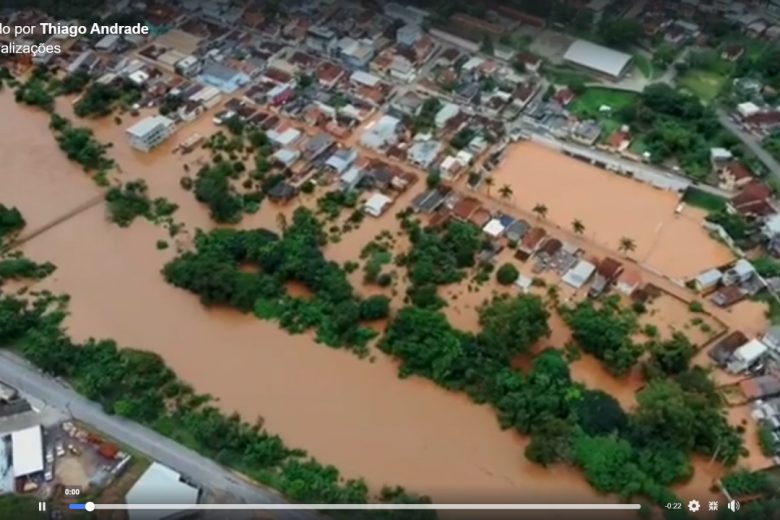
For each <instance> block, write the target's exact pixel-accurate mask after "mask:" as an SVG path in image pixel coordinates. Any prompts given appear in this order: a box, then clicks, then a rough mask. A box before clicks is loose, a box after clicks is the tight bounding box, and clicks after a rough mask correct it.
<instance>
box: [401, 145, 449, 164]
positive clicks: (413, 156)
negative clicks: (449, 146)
mask: <svg viewBox="0 0 780 520" xmlns="http://www.w3.org/2000/svg"><path fill="white" fill-rule="evenodd" d="M441 149H442V146H441V143H440V142H439V141H417V142H415V143H414V144H413V145H412V146H411V147H410V148H409V153H408V154H407V159H408V160H409V162H411V163H412V164H415V165H417V166H419V167H420V168H422V169H424V170H427V169H428V168H429V167H430V166H431V165H432V164H433V163H434V161H436V158H437V157H439V154H440V153H441Z"/></svg>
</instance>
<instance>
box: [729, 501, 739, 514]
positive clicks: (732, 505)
mask: <svg viewBox="0 0 780 520" xmlns="http://www.w3.org/2000/svg"><path fill="white" fill-rule="evenodd" d="M726 507H728V508H729V511H731V512H733V513H736V512H737V511H739V500H731V501H729V504H728V506H726Z"/></svg>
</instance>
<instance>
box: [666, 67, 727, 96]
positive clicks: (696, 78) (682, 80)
mask: <svg viewBox="0 0 780 520" xmlns="http://www.w3.org/2000/svg"><path fill="white" fill-rule="evenodd" d="M727 80H728V77H727V76H725V75H722V74H716V73H714V72H708V71H704V70H691V71H689V72H686V73H685V74H684V75H682V76H680V77H679V78H677V84H678V85H680V86H681V87H684V88H686V89H688V90H690V91H691V92H692V93H693V94H694V95H696V96H697V97H698V98H699V99H701V100H702V101H703V102H705V103H711V102H712V100H714V99H715V98H716V97H718V94H720V92H721V90H723V86H724V85H725V83H726V81H727Z"/></svg>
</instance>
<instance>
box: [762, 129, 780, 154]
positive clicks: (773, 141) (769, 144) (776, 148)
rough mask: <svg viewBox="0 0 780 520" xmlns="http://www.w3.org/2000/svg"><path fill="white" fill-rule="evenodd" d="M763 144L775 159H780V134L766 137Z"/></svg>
mask: <svg viewBox="0 0 780 520" xmlns="http://www.w3.org/2000/svg"><path fill="white" fill-rule="evenodd" d="M763 146H764V148H765V149H766V151H767V152H769V153H771V154H772V155H773V156H774V158H775V159H777V160H778V161H780V134H775V135H773V136H770V137H767V138H766V139H764V142H763Z"/></svg>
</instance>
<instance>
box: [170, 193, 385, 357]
mask: <svg viewBox="0 0 780 520" xmlns="http://www.w3.org/2000/svg"><path fill="white" fill-rule="evenodd" d="M325 241H326V238H325V234H324V231H323V230H322V226H321V224H320V223H319V222H318V221H317V219H316V218H315V217H314V215H313V214H312V213H311V212H310V211H309V210H307V209H304V208H298V209H297V210H296V211H295V213H294V214H293V218H292V222H291V223H290V224H289V225H288V226H287V229H286V230H285V232H284V235H283V236H281V237H279V236H278V235H276V234H275V233H273V232H271V231H267V230H264V229H259V230H254V231H238V230H233V229H218V230H213V231H211V232H209V233H203V232H199V233H198V235H197V236H196V238H195V245H196V250H195V252H189V253H185V254H183V255H181V256H179V257H178V258H176V259H174V260H173V261H171V262H170V263H168V264H167V265H166V266H165V268H164V269H163V274H164V276H165V279H166V280H167V281H168V282H169V283H171V284H173V285H175V286H177V287H181V288H183V289H187V290H189V291H192V292H194V293H195V294H198V295H199V296H200V298H201V301H202V302H203V303H204V304H205V305H229V306H231V307H234V308H236V309H238V310H240V311H242V312H252V311H253V312H254V313H255V315H256V316H258V317H259V318H262V319H274V320H276V321H278V322H279V324H280V326H281V327H282V328H284V329H285V330H287V331H289V332H292V333H301V332H304V331H306V330H309V329H311V328H314V329H316V330H317V339H318V340H319V341H321V342H323V343H325V344H327V345H329V346H332V347H348V348H351V349H352V350H354V351H355V352H357V353H359V354H361V355H363V354H365V353H366V345H367V343H368V341H369V340H371V339H372V338H373V337H374V336H375V335H376V333H375V332H374V331H372V330H371V329H369V328H366V327H363V326H362V325H360V322H361V321H363V320H374V319H380V318H384V317H386V316H387V312H389V306H387V307H383V312H378V310H377V309H379V305H378V303H377V302H376V301H373V300H370V301H366V300H361V299H360V298H359V297H357V296H356V295H355V294H354V291H353V289H352V286H351V285H350V283H349V281H348V280H347V273H346V272H345V271H344V269H343V268H342V267H340V266H339V265H338V264H336V263H335V262H329V261H327V260H326V259H325V257H324V255H323V253H322V250H321V248H322V246H323V245H324V244H325ZM246 265H251V266H254V267H256V268H257V269H256V270H254V269H253V270H252V272H247V270H246V269H241V267H242V266H246ZM255 271H256V272H255ZM287 282H298V283H300V284H303V285H304V286H305V287H307V288H308V289H309V290H310V291H311V292H312V293H313V295H314V296H313V298H307V299H303V298H295V297H292V296H290V295H289V294H288V293H287V291H286V290H285V286H284V284H285V283H287Z"/></svg>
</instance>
